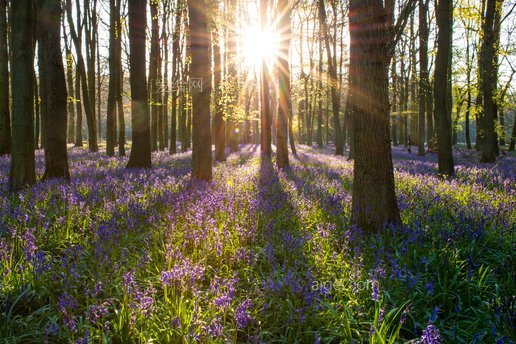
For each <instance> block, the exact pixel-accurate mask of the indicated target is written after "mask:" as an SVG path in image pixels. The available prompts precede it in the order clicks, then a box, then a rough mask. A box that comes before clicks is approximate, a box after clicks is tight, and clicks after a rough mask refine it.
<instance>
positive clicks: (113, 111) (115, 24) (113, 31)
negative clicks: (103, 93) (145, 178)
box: [106, 0, 121, 156]
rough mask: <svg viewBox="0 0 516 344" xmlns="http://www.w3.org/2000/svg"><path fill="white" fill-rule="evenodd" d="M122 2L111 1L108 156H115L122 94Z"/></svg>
mask: <svg viewBox="0 0 516 344" xmlns="http://www.w3.org/2000/svg"><path fill="white" fill-rule="evenodd" d="M120 5H121V3H120V1H119V0H110V1H109V90H108V103H107V113H106V154H107V155H108V156H114V155H115V146H116V119H117V99H118V94H119V93H120V68H121V54H120V53H121V52H120V51H119V50H118V45H119V44H118V40H119V39H120V35H121V30H120V29H121V27H120Z"/></svg>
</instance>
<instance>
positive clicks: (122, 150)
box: [116, 39, 125, 156]
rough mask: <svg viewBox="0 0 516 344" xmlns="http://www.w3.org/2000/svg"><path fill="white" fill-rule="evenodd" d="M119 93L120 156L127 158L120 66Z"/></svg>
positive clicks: (122, 83)
mask: <svg viewBox="0 0 516 344" xmlns="http://www.w3.org/2000/svg"><path fill="white" fill-rule="evenodd" d="M117 49H118V51H119V52H121V51H122V40H121V39H120V40H119V41H118V47H117ZM118 87H119V92H118V95H117V99H116V102H117V105H118V155H119V156H125V116H124V104H123V102H122V93H123V92H124V89H123V88H124V72H123V69H122V66H121V65H120V81H119V85H118Z"/></svg>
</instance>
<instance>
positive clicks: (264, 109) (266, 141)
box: [260, 0, 272, 157]
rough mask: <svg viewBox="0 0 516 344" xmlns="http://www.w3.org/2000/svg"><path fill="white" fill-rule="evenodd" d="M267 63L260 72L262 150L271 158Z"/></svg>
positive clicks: (263, 10) (263, 16) (263, 2)
mask: <svg viewBox="0 0 516 344" xmlns="http://www.w3.org/2000/svg"><path fill="white" fill-rule="evenodd" d="M267 2H268V1H267V0H260V20H261V27H262V30H265V29H266V28H267ZM268 72H269V71H268V67H267V63H266V61H262V68H261V71H260V104H261V105H260V111H261V128H260V129H261V136H260V137H261V140H260V150H261V154H262V156H265V157H270V156H271V155H272V148H271V112H270V106H269V102H270V99H269V98H270V95H269V74H268Z"/></svg>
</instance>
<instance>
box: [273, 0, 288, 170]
mask: <svg viewBox="0 0 516 344" xmlns="http://www.w3.org/2000/svg"><path fill="white" fill-rule="evenodd" d="M278 12H279V13H280V20H279V26H280V27H281V36H280V49H279V56H278V67H279V68H278V83H279V101H278V116H277V122H276V123H277V124H276V128H277V130H276V142H277V144H276V164H277V166H278V168H279V169H282V168H286V167H288V165H289V161H288V143H287V141H288V121H289V118H290V98H291V91H290V67H289V61H288V56H289V49H290V25H291V24H290V13H291V8H290V5H289V3H288V0H279V1H278Z"/></svg>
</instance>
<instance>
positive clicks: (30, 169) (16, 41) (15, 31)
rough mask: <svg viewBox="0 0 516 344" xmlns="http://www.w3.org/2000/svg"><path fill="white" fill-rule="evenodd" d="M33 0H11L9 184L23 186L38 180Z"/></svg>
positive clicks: (16, 188)
mask: <svg viewBox="0 0 516 344" xmlns="http://www.w3.org/2000/svg"><path fill="white" fill-rule="evenodd" d="M34 12H35V9H34V8H33V0H16V1H12V2H11V18H12V22H11V30H12V34H11V35H12V43H11V44H12V45H11V49H12V60H11V70H12V99H13V119H12V143H13V145H12V152H11V166H10V171H9V187H10V189H11V190H19V189H21V188H23V187H25V186H27V185H32V184H34V183H35V182H36V169H35V165H36V163H35V156H34V97H33V96H34V77H33V70H34V48H33V26H32V23H33V17H34V15H35V13H34Z"/></svg>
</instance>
